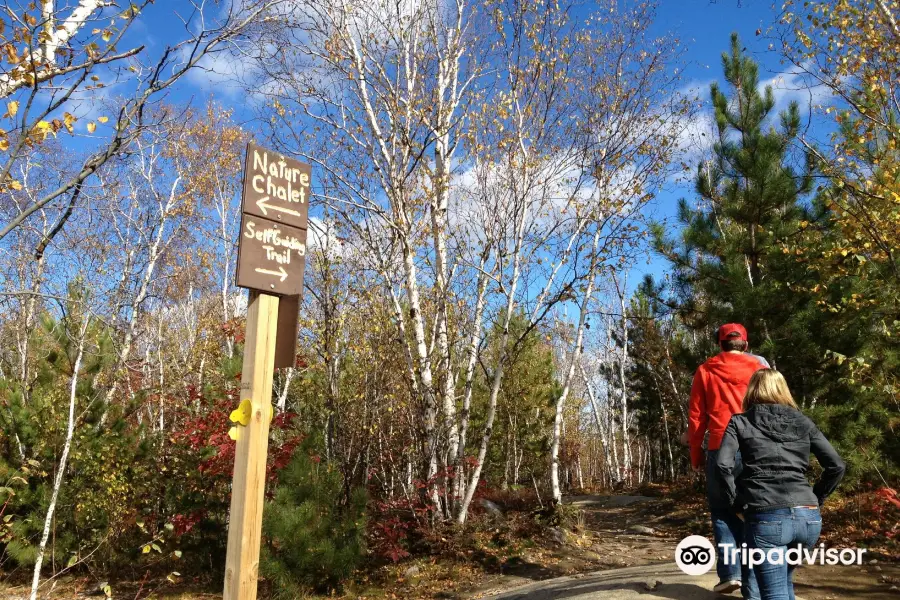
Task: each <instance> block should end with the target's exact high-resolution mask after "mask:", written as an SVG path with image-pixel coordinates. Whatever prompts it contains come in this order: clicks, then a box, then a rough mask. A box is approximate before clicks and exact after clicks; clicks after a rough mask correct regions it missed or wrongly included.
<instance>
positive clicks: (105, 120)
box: [97, 117, 109, 123]
mask: <svg viewBox="0 0 900 600" xmlns="http://www.w3.org/2000/svg"><path fill="white" fill-rule="evenodd" d="M97 120H98V121H100V122H101V123H106V122H107V121H109V117H97Z"/></svg>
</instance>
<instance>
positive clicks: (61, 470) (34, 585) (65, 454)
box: [29, 316, 89, 600]
mask: <svg viewBox="0 0 900 600" xmlns="http://www.w3.org/2000/svg"><path fill="white" fill-rule="evenodd" d="M88 323H89V318H88V317H87V316H85V317H84V323H83V324H82V325H81V331H80V332H79V336H78V351H77V354H76V357H75V366H74V367H73V368H72V381H71V384H70V386H69V422H68V426H67V427H66V441H65V444H64V445H63V451H62V456H61V457H60V460H59V465H58V467H57V469H58V470H57V472H56V478H55V480H54V481H53V493H52V494H51V495H50V506H48V507H47V515H46V516H45V517H44V531H43V533H42V534H41V541H40V543H39V544H38V551H37V558H35V561H34V577H33V578H32V580H31V595H30V596H29V598H30V600H37V592H38V584H39V583H40V582H41V565H42V564H43V562H44V552H45V550H46V548H47V540H48V539H49V538H50V526H51V524H52V523H53V515H54V513H55V512H56V501H57V499H58V498H59V490H60V488H61V487H62V483H63V477H64V476H65V473H66V464H67V463H68V460H69V451H70V450H71V448H72V438H73V437H74V434H75V392H76V390H77V388H78V374H79V372H80V371H81V360H82V358H83V357H84V341H85V337H86V336H87V326H88Z"/></svg>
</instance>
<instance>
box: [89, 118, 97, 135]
mask: <svg viewBox="0 0 900 600" xmlns="http://www.w3.org/2000/svg"><path fill="white" fill-rule="evenodd" d="M87 130H88V133H94V131H96V130H97V124H96V123H94V122H93V121H91V122H90V123H88V124H87Z"/></svg>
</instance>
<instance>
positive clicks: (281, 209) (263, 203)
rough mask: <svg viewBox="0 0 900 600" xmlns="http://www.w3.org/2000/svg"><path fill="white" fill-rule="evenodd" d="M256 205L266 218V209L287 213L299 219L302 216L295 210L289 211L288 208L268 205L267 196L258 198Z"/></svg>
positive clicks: (267, 214)
mask: <svg viewBox="0 0 900 600" xmlns="http://www.w3.org/2000/svg"><path fill="white" fill-rule="evenodd" d="M256 205H257V206H258V207H259V210H261V211H262V214H264V215H266V216H269V213H268V211H267V210H266V209H267V208H271V209H272V210H277V211H278V212H283V213H287V214H289V215H294V216H295V217H300V216H302V215H301V214H300V213H298V212H297V211H296V210H291V209H289V208H284V207H283V206H277V205H275V204H269V197H268V196H263V197H262V198H260V199H259V200H257V201H256Z"/></svg>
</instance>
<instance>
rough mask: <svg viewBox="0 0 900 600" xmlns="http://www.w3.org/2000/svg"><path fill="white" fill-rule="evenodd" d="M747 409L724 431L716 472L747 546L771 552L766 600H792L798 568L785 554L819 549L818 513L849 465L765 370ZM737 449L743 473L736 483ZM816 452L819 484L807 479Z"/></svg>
mask: <svg viewBox="0 0 900 600" xmlns="http://www.w3.org/2000/svg"><path fill="white" fill-rule="evenodd" d="M743 408H744V413H743V414H736V415H734V416H732V417H731V421H730V422H729V423H728V428H727V429H726V430H725V437H724V438H722V445H721V447H720V448H719V455H718V458H717V460H716V466H717V467H718V469H717V470H718V473H719V474H720V476H721V477H722V478H723V480H724V481H723V485H724V490H725V492H726V494H728V497H729V498H730V499H731V501H732V504H733V505H734V509H735V511H736V512H738V513H743V514H744V519H745V528H746V529H745V532H746V536H745V537H746V540H747V545H748V547H749V548H750V549H753V548H758V549H760V550H762V551H763V552H765V553H766V560H765V562H764V563H763V564H761V565H759V566H756V567H755V570H756V578H757V581H758V583H759V591H760V595H761V596H762V600H794V585H793V583H792V581H791V578H792V575H793V570H794V566H793V565H789V564H788V563H787V561H786V560H785V559H784V557H785V552H786V550H787V549H788V548H796V547H797V546H798V545H802V546H804V547H809V548H811V547H813V546H815V543H816V541H817V540H818V539H819V534H820V533H821V531H822V516H821V514H820V512H819V509H820V507H821V506H822V503H823V502H824V501H825V498H826V496H828V495H829V494H830V493H831V492H833V491H834V490H835V488H836V487H837V485H838V483H840V481H841V478H842V477H843V476H844V462H843V461H842V460H841V457H840V456H838V454H837V452H835V451H834V448H833V447H832V446H831V444H829V443H828V440H826V439H825V436H824V435H822V432H821V431H819V429H818V428H817V427H816V425H815V423H813V422H812V421H811V420H810V419H809V418H807V417H806V416H804V415H803V413H801V412H800V410H799V409H798V408H797V405H796V404H795V403H794V399H793V398H792V397H791V392H790V390H789V389H788V386H787V382H786V381H785V380H784V377H783V376H782V375H781V373H779V372H778V371H776V370H774V369H761V370H759V371H757V372H756V373H755V374H754V375H753V377H752V378H751V379H750V385H749V386H748V388H747V395H746V396H744V407H743ZM738 450H740V452H741V459H742V461H743V465H744V467H743V471H742V472H741V473H740V475H739V476H738V478H737V481H735V478H734V476H733V475H732V471H733V469H734V456H735V453H736V452H737V451H738ZM810 453H812V454H814V455H815V457H816V458H817V459H818V460H819V464H821V465H822V468H823V470H824V471H823V473H822V476H821V477H820V478H819V480H818V481H817V482H816V484H815V486H811V485H810V484H809V480H808V479H807V477H806V472H807V470H808V469H809V455H810ZM777 549H780V557H781V560H777V558H778V556H779V552H778V550H777ZM770 550H774V552H770ZM771 557H775V559H776V560H769V558H771Z"/></svg>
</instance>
